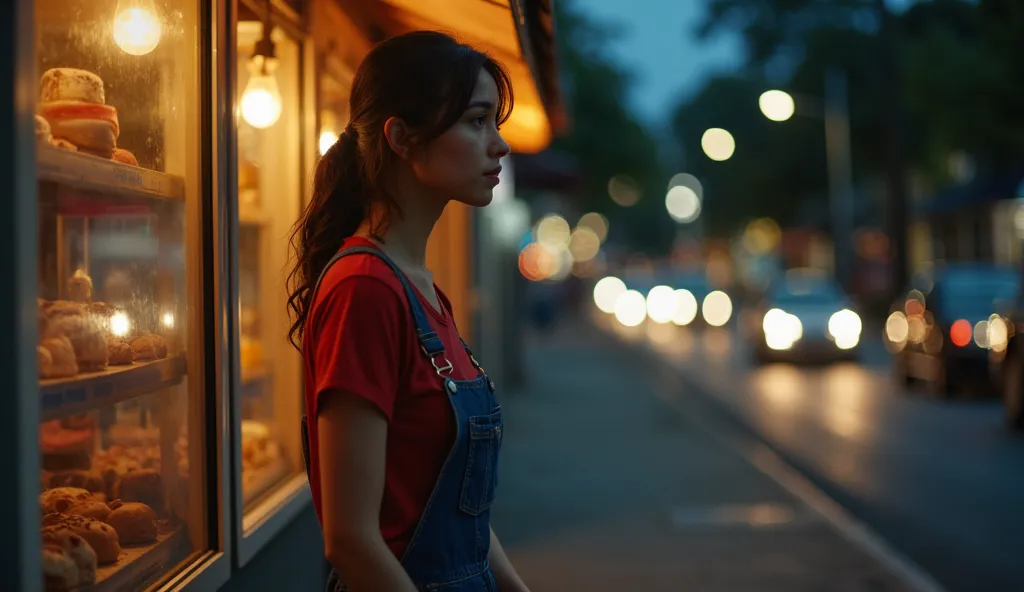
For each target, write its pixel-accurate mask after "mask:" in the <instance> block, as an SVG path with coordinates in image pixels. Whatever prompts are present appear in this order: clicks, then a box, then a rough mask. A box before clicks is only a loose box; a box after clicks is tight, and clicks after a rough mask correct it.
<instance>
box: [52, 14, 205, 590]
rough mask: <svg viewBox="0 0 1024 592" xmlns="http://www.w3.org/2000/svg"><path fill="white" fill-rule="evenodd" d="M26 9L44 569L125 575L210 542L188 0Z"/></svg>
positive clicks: (173, 565)
mask: <svg viewBox="0 0 1024 592" xmlns="http://www.w3.org/2000/svg"><path fill="white" fill-rule="evenodd" d="M36 23H37V31H36V33H37V40H36V42H37V46H36V48H37V56H38V64H37V67H38V72H39V74H40V80H39V98H38V104H37V116H36V140H37V155H38V172H39V188H38V189H39V191H38V196H39V254H40V258H39V261H38V269H39V286H38V293H39V312H38V316H39V333H40V343H39V345H38V348H37V354H38V358H39V368H40V381H39V388H40V396H41V401H42V405H41V408H42V423H41V424H40V426H39V440H40V449H41V452H42V459H41V460H42V462H41V466H42V474H41V475H40V490H41V492H40V497H39V502H40V511H41V514H42V522H43V524H42V529H43V539H44V543H45V546H44V549H43V556H44V571H45V575H46V576H47V578H48V579H47V587H48V588H49V587H51V586H53V587H61V586H65V587H69V589H70V587H74V586H76V585H77V586H79V587H81V588H85V587H86V586H87V585H89V584H91V583H93V582H103V583H104V586H106V587H109V588H110V589H133V590H137V589H142V588H144V587H147V586H149V585H151V584H154V583H157V582H159V581H160V580H162V579H164V578H166V577H167V576H170V575H172V574H173V573H175V572H176V571H177V570H178V568H179V567H180V566H183V565H185V564H186V563H187V562H188V561H189V560H190V559H191V558H194V557H195V556H196V555H197V554H198V553H199V552H202V551H205V550H206V549H207V545H208V541H207V538H206V532H207V530H208V529H207V525H206V515H207V512H206V511H205V508H206V503H207V500H206V497H205V494H206V491H205V485H206V484H205V483H204V482H203V481H202V480H201V479H200V478H198V476H200V475H202V474H203V471H202V462H203V458H204V448H203V446H204V442H203V440H202V439H201V438H200V437H199V436H198V434H201V433H203V431H204V430H203V428H202V426H203V423H202V422H203V416H202V413H203V410H204V408H205V406H204V405H203V399H202V397H203V392H202V390H201V382H202V381H201V380H199V379H198V378H197V377H195V376H189V375H188V373H187V368H189V367H199V363H198V361H199V359H201V358H199V356H200V354H201V351H199V349H200V348H199V347H194V346H193V345H192V344H193V343H194V341H193V337H194V338H195V339H201V331H199V330H198V327H196V326H195V323H196V322H197V321H198V319H197V318H193V316H194V315H195V314H197V313H198V312H199V311H200V310H201V308H200V307H199V306H198V304H197V303H196V302H195V301H193V300H192V298H194V296H192V294H194V293H198V292H197V288H198V287H197V286H196V285H193V278H197V277H199V276H198V272H199V270H198V269H197V268H196V267H195V263H193V261H195V251H196V250H197V249H198V245H197V239H198V228H199V221H198V220H197V219H196V218H195V216H196V215H197V213H198V212H199V211H200V208H199V207H198V202H199V200H200V199H201V198H202V196H201V194H200V184H199V179H200V174H199V173H200V166H201V164H202V163H201V162H200V161H199V157H198V154H199V153H200V151H199V150H197V147H198V146H200V142H201V140H200V137H199V117H200V113H201V112H202V111H201V105H200V103H199V84H198V83H199V53H198V51H199V50H198V48H199V47H200V43H199V37H198V36H199V31H200V27H199V24H200V23H199V0H156V1H155V2H154V1H153V0H120V1H116V0H37V1H36ZM192 236H195V238H194V239H193V238H190V237H192ZM190 329H191V331H190ZM190 433H191V434H192V436H191V437H190V435H189V434H190ZM192 476H197V478H195V479H193V478H192ZM76 537H79V538H81V539H82V540H84V542H85V543H86V545H85V546H86V547H88V549H91V551H92V553H89V552H84V553H83V551H82V550H81V549H79V547H80V546H81V545H78V544H76V542H75V541H76ZM93 555H95V558H93ZM93 562H95V563H97V564H98V566H96V567H94V566H93V565H92V564H93ZM47 568H48V569H47Z"/></svg>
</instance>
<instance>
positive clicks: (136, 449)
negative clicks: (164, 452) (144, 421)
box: [107, 424, 160, 462]
mask: <svg viewBox="0 0 1024 592" xmlns="http://www.w3.org/2000/svg"><path fill="white" fill-rule="evenodd" d="M107 440H109V441H110V442H112V443H114V444H116V445H119V446H123V447H125V449H124V450H123V451H122V454H124V455H126V456H128V457H130V458H132V459H134V460H137V461H139V462H142V461H144V460H146V458H147V457H148V456H150V455H149V454H147V453H148V451H147V450H145V449H143V448H142V447H146V446H156V445H158V444H159V443H160V428H159V427H156V426H151V427H148V428H144V427H142V426H137V425H125V424H114V425H112V426H110V427H109V428H107ZM157 450H158V452H157V455H159V449H157Z"/></svg>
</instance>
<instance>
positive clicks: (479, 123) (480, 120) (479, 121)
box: [473, 115, 487, 127]
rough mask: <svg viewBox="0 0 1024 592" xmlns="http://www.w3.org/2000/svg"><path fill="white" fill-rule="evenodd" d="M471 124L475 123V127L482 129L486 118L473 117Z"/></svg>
mask: <svg viewBox="0 0 1024 592" xmlns="http://www.w3.org/2000/svg"><path fill="white" fill-rule="evenodd" d="M473 123H475V124H476V125H477V127H483V126H484V125H485V124H486V123H487V116H486V115H481V116H480V117H474V118H473Z"/></svg>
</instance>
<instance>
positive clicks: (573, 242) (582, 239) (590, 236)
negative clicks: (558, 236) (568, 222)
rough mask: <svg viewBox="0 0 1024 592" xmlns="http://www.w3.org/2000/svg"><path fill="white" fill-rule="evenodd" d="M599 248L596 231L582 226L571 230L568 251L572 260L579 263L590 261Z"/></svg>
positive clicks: (599, 242) (599, 240) (599, 243)
mask: <svg viewBox="0 0 1024 592" xmlns="http://www.w3.org/2000/svg"><path fill="white" fill-rule="evenodd" d="M600 250H601V239H600V238H599V237H598V236H597V233H596V232H594V231H593V230H591V229H590V228H588V227H586V226H583V227H578V228H576V230H574V231H572V235H570V237H569V252H570V253H572V257H573V260H574V261H576V262H579V263H583V262H586V261H590V260H591V259H593V258H594V257H596V256H597V253H598V251H600Z"/></svg>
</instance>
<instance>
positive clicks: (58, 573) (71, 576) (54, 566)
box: [43, 545, 78, 592]
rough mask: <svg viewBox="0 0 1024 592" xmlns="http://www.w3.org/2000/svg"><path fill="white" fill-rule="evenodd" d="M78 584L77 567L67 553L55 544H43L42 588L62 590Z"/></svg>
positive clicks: (55, 590)
mask: <svg viewBox="0 0 1024 592" xmlns="http://www.w3.org/2000/svg"><path fill="white" fill-rule="evenodd" d="M77 585H78V568H77V567H76V566H75V562H74V561H73V560H72V559H71V557H68V554H67V553H66V552H65V551H64V549H62V548H61V547H59V546H57V545H43V589H44V590H46V592H63V591H65V590H72V589H73V588H74V587H75V586H77Z"/></svg>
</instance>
